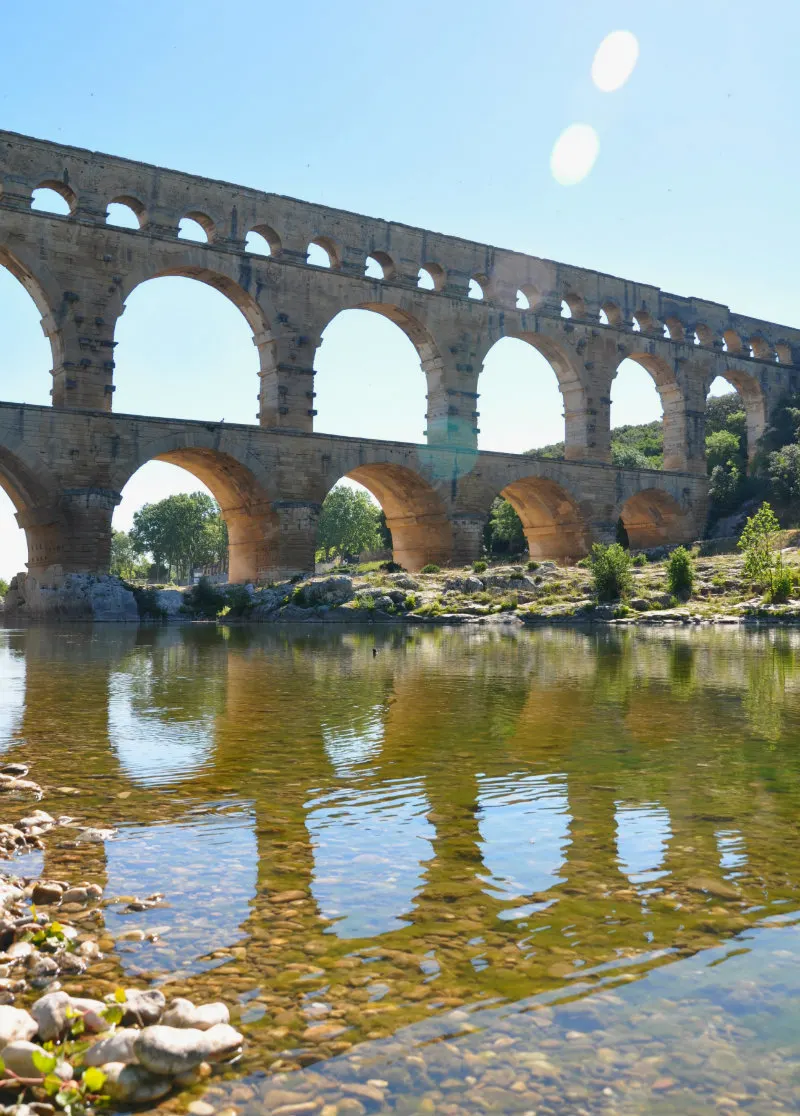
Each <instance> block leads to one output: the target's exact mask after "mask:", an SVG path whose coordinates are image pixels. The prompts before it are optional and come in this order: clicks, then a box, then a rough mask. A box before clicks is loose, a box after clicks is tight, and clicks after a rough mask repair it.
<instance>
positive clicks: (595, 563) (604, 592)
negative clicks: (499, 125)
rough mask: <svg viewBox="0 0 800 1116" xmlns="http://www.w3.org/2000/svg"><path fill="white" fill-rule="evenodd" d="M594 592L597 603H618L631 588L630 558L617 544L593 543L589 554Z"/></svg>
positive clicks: (627, 594) (628, 594)
mask: <svg viewBox="0 0 800 1116" xmlns="http://www.w3.org/2000/svg"><path fill="white" fill-rule="evenodd" d="M591 562H592V579H593V581H594V591H595V593H596V594H597V599H598V600H599V601H618V600H621V599H624V598H625V597H628V596H630V593H631V590H632V588H633V576H632V574H631V556H630V554H629V553H628V551H627V550H626V549H625V548H624V547H622V546H620V544H619V543H611V545H610V546H603V544H602V543H595V544H594V546H593V547H592V553H591Z"/></svg>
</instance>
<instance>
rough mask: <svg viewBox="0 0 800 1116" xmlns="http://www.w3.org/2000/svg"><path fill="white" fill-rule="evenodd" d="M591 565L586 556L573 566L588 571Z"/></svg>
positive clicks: (589, 559)
mask: <svg viewBox="0 0 800 1116" xmlns="http://www.w3.org/2000/svg"><path fill="white" fill-rule="evenodd" d="M591 564H592V560H591V558H590V557H589V556H588V555H587V556H586V558H581V559H580V560H579V561H577V562H576V563H575V565H576V566H578V567H579V568H580V569H582V570H588V569H589V568H590V567H591Z"/></svg>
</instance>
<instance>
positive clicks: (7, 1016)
mask: <svg viewBox="0 0 800 1116" xmlns="http://www.w3.org/2000/svg"><path fill="white" fill-rule="evenodd" d="M37 1029H38V1024H37V1022H36V1019H35V1018H33V1017H32V1016H31V1015H30V1014H29V1013H28V1012H27V1011H23V1010H22V1009H21V1008H15V1007H9V1006H7V1005H2V1006H0V1046H8V1044H9V1043H10V1042H16V1041H18V1040H22V1041H27V1040H28V1039H32V1038H33V1036H34V1035H35V1034H36V1031H37Z"/></svg>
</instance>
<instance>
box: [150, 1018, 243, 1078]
mask: <svg viewBox="0 0 800 1116" xmlns="http://www.w3.org/2000/svg"><path fill="white" fill-rule="evenodd" d="M243 1041H244V1040H243V1038H242V1036H241V1035H240V1034H239V1032H238V1031H235V1030H234V1029H233V1027H230V1026H228V1024H227V1023H218V1024H217V1025H216V1026H214V1027H211V1028H210V1029H209V1030H207V1031H200V1030H198V1029H197V1028H196V1027H166V1026H164V1025H163V1024H160V1025H157V1026H155V1027H145V1029H144V1030H143V1031H141V1033H140V1034H139V1037H138V1038H137V1040H136V1042H135V1044H134V1050H135V1053H136V1057H137V1058H138V1060H139V1062H140V1063H141V1064H142V1065H143V1066H144V1067H145V1068H146V1069H148V1070H150V1071H151V1072H152V1073H158V1074H165V1075H169V1076H175V1075H176V1074H180V1073H186V1072H187V1070H191V1069H192V1068H193V1067H194V1066H197V1065H199V1064H200V1062H216V1061H221V1060H224V1059H226V1058H229V1057H231V1056H232V1055H233V1054H235V1053H236V1052H237V1051H238V1049H239V1047H240V1046H241V1045H242V1042H243Z"/></svg>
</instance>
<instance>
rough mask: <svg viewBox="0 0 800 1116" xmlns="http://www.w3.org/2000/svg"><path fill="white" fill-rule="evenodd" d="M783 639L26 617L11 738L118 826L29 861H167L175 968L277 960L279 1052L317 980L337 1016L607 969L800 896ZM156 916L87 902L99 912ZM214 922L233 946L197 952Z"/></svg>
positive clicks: (244, 974) (119, 887) (131, 880)
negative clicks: (96, 841)
mask: <svg viewBox="0 0 800 1116" xmlns="http://www.w3.org/2000/svg"><path fill="white" fill-rule="evenodd" d="M376 639H377V640H379V641H380V643H379V644H378V646H379V651H380V653H379V654H378V656H377V657H376V658H375V659H373V658H372V655H371V648H372V645H373V642H375V640H376ZM454 639H457V640H458V647H459V651H460V653H455V651H454V649H453V646H452V641H453V640H454ZM792 640H793V637H792V636H789V635H786V636H780V637H777V638H773V637H765V638H764V640H762V643H763V647H764V653H763V654H761V655H758V656H756V655H753V656H742V655H740V654H737V653H736V646H737V644H736V637H731V636H729V635H727V634H726V635H725V636H721V635H719V634H718V633H709V635H708V636H707V637H702V636H701V637H698V635H697V633H694V634H693V637H692V640H691V642H690V641H688V640H686V639H683V638H682V637H681V636H680V635H679V634H678V635H676V636H675V638H673V639H663V638H661V639H647V638H643V637H639V636H636V637H631V636H630V635H627V634H619V635H614V634H610V635H602V636H600V635H586V634H580V633H558V634H555V635H554V634H552V633H537V634H536V635H535V636H530V635H525V636H524V637H522V638H517V637H514V636H504V635H498V634H495V633H490V632H487V633H485V634H481V635H479V636H477V637H476V638H474V639H470V640H469V641H465V640H464V638H463V635H459V636H457V637H453V636H450V635H449V634H447V633H445V632H442V631H436V632H433V633H420V632H416V631H415V632H413V633H407V632H401V631H392V632H386V633H378V634H373V633H372V632H370V633H369V634H368V635H366V634H365V635H360V634H358V633H352V632H351V633H347V634H342V633H327V632H326V633H315V632H308V631H303V633H302V634H298V635H297V636H296V638H294V637H291V636H289V635H288V634H287V633H286V632H282V631H278V632H275V631H272V630H269V631H267V630H261V631H257V632H255V633H253V632H251V631H250V630H247V629H242V628H233V629H230V630H229V631H225V630H217V629H214V628H205V627H204V628H154V629H142V630H136V629H125V628H105V629H104V628H100V629H87V628H83V629H70V628H65V629H57V630H55V631H53V630H52V629H51V630H49V631H44V630H42V629H31V630H29V631H26V632H14V633H10V634H9V636H8V645H9V648H10V650H11V652H12V653H13V654H15V655H18V656H23V655H24V660H25V689H24V706H23V707H22V708H21V709H19V710H17V711H14V710H10V711H9V716H10V717H11V719H12V720H13V719H14V718H16V721H15V723H16V724H17V726H18V727H17V728H16V729H15V730H14V737H15V741H12V744H11V747H10V748H8V749H7V751H6V756H7V757H8V758H12V757H13V758H17V757H19V756H23V755H24V757H25V759H26V761H27V762H29V763H31V764H32V767H33V771H34V772H35V774H36V776H37V777H39V778H40V779H41V780H42V781H43V782H44V783H46V784H56V783H57V782H58V783H67V784H72V785H75V786H76V787H78V788H79V789H80V790H81V791H82V797H81V798H76V799H70V800H69V801H68V803H66V802H65V804H64V806H63V810H65V811H68V812H70V813H80V816H81V817H83V818H86V819H88V820H90V821H92V822H93V823H94V822H95V821H102V822H110V823H113V824H118V825H120V826H121V827H122V832H121V837H120V839H119V840H118V841H115V842H112V843H110V844H109V845H108V846H107V847H106V848H105V849H104V848H103V847H102V846H99V847H98V846H91V847H90V848H89V849H88V850H87V851H83V850H76V849H59V848H58V847H55V846H54V845H53V843H52V842H51V847H50V849H49V851H48V855H47V862H46V869H45V870H46V873H47V874H50V875H53V876H56V877H62V878H71V879H76V878H84V877H86V878H91V879H93V880H97V882H101V883H103V885H104V886H107V887H108V888H109V891H110V893H111V894H114V893H119V892H121V891H124V892H128V893H129V892H131V891H133V890H136V891H138V893H140V894H142V893H145V892H147V891H153V890H155V889H156V886H153V884H154V882H155V881H157V886H158V887H159V889H160V890H164V891H166V892H167V893H168V899H170V900H172V901H173V902H174V903H175V905H176V912H175V916H174V917H177V918H178V919H179V920H180V919H183V920H185V921H186V922H187V923H189V926H188V927H187V926H183V927H174V928H173V930H174V936H175V939H174V940H175V942H177V945H176V946H175V948H176V951H177V956H176V957H175V958H172V959H169V958H167V963H168V967H176V968H177V969H178V970H179V973H181V974H182V975H178V976H176V977H175V978H174V980H173V981H172V982H171V983H173V984H175V986H176V987H177V986H179V987H181V988H184V989H186V990H187V991H188V992H189V993H190V994H194V995H196V996H198V997H201V996H203V995H208V994H213V989H212V990H211V991H210V992H209V985H210V984H213V983H214V982H215V981H219V980H223V982H224V986H225V987H226V988H228V989H230V988H234V989H236V990H238V991H241V992H249V991H250V990H252V989H255V988H261V989H262V991H263V989H264V988H268V989H269V992H268V993H267V1000H266V1001H264V1003H265V1006H267V1007H268V1008H269V1011H270V1013H272V1012H276V1013H281V1012H282V1013H283V1014H282V1015H281V1016H280V1018H281V1019H282V1022H279V1023H278V1024H277V1025H276V1026H275V1027H274V1028H273V1029H272V1031H270V1032H269V1034H267V1035H266V1039H265V1041H267V1042H268V1044H269V1045H270V1046H271V1047H273V1048H275V1049H277V1050H280V1049H282V1048H284V1047H285V1046H287V1045H292V1038H293V1037H294V1036H297V1035H299V1033H300V1032H301V1030H302V1028H303V1027H304V1026H305V1023H304V1017H303V1015H302V1014H301V1010H300V1009H301V1008H302V1007H303V1006H304V1005H305V1004H306V1003H307V1001H306V997H307V994H308V993H309V992H311V991H313V990H314V989H315V988H317V987H319V986H320V985H321V984H324V985H325V986H326V987H327V989H328V991H327V992H326V996H325V999H326V1002H327V1003H328V1004H329V1005H332V1006H333V1010H334V1012H338V1013H339V1014H340V1016H341V1018H343V1019H344V1020H345V1022H347V1023H350V1024H352V1025H353V1027H354V1028H356V1030H355V1031H354V1032H353V1033H356V1034H358V1035H359V1036H363V1035H365V1034H373V1033H386V1031H388V1030H394V1029H395V1028H396V1026H397V1025H398V1024H399V1023H402V1022H407V1021H411V1020H413V1019H415V1018H417V1017H419V1016H420V1015H424V1014H426V1013H427V1011H428V1010H429V1006H430V1005H431V1004H434V1003H444V1004H454V1003H456V1002H464V1001H470V1002H471V1001H474V1000H477V999H488V998H491V997H496V996H498V995H499V996H508V997H513V998H514V999H518V998H520V997H521V996H529V995H532V994H534V993H536V992H538V991H540V990H543V989H557V988H559V987H561V986H563V987H565V988H570V987H572V986H573V985H576V984H577V982H581V984H583V983H584V982H586V981H587V980H588V981H589V982H590V983H591V982H592V981H596V980H598V979H600V973H601V972H602V977H603V979H612V980H614V979H627V978H628V977H629V975H630V973H631V972H638V971H640V970H641V969H642V968H644V969H647V968H648V967H649V966H651V965H652V964H655V963H660V961H661V959H662V957H663V954H662V953H661V951H663V950H674V949H675V948H676V947H677V948H684V949H685V950H689V951H693V950H695V949H699V948H702V947H704V946H707V945H709V944H711V943H713V942H715V941H716V940H718V937H719V936H720V935H725V934H728V933H730V932H732V931H734V930H736V929H741V928H743V927H744V926H746V925H748V923H749V922H750V921H754V920H756V919H757V918H759V917H762V916H763V914H764V911H765V909H766V908H765V904H769V903H780V902H781V901H782V900H787V899H794V897H795V895H796V883H797V882H796V880H795V879H794V878H793V877H792V876H791V874H790V871H789V869H788V868H787V865H790V864H791V863H797V855H796V854H797V846H798V835H797V832H796V827H795V823H794V818H795V817H796V802H795V801H794V796H793V794H792V793H791V790H792V787H793V786H796V785H797V782H798V780H797V775H798V772H797V767H798V763H800V761H798V759H797V758H796V757H793V756H791V755H789V754H785V753H784V752H783V751H782V750H778V751H777V752H776V751H774V750H770V742H771V741H772V740H776V739H778V738H779V736H780V732H781V728H782V724H783V720H785V722H786V723H787V724H788V723H790V721H791V719H792V718H794V717H796V716H797V713H798V703H797V699H796V698H795V697H794V694H793V690H794V688H795V687H796V683H795V678H796V677H797V675H796V673H795V674H793V673H792V670H793V668H792V646H793V645H792ZM726 648H727V650H726ZM748 672H749V673H748ZM11 692H13V691H11ZM743 710H744V714H745V717H746V719H747V720H749V724H750V727H751V731H750V732H749V733H748V734H747V735H746V736H745V737H744V738H743V736H742V724H743V719H742V711H743ZM782 719H783V720H782ZM747 720H746V721H745V722H744V723H747ZM76 742H77V744H78V747H79V749H80V750H79V752H78V753H77V755H78V756H79V762H78V763H75V758H76ZM67 757H69V760H68V761H67ZM767 762H768V763H769V766H766V763H767ZM120 794H123V795H125V794H129V797H126V798H119V797H118V796H119V795H120ZM46 805H48V806H49V805H50V803H49V801H48V802H47V803H46ZM58 809H59V811H61V809H62V806H61V805H59V807H58ZM792 854H794V855H792ZM256 856H257V865H253V864H250V863H248V862H249V861H250V860H251V859H252V858H254V857H256ZM179 873H182V874H179ZM187 873H188V874H187ZM179 881H180V882H179ZM176 883H177V884H178V886H176ZM701 889H702V890H701ZM294 891H297V892H300V893H302V894H301V895H299V896H298V897H297V898H294V899H292V898H289V899H287V901H285V902H278V903H276V902H274V900H273V897H274V896H275V895H276V893H277V894H280V893H286V892H294ZM187 893H190V894H187ZM205 904H208V910H204V909H202V908H203V907H204V905H205ZM190 912H192V913H190ZM205 916H208V917H205ZM165 917H173V916H171V915H170V913H169V912H165V911H160V910H158V909H156V910H153V911H150V912H146V913H143V914H141V915H137V916H130V917H129V918H128V920H127V921H126V920H123V919H121V918H120V916H119V915H118V914H115V913H114V912H113V911H111V910H109V911H106V918H107V922H108V925H109V927H110V928H111V929H112V930H114V931H118V930H119V929H120V928H122V927H123V926H124V927H128V926H142V927H143V928H145V929H146V928H147V927H150V926H156V925H163V924H164V920H165ZM192 918H194V920H195V925H194V929H192V926H191V923H192ZM214 920H216V925H215V926H214V929H213V933H212V932H209V931H207V929H204V927H207V926H208V924H209V921H211V922H214ZM173 930H170V932H168V933H167V934H166V936H165V944H166V946H167V947H169V946H170V945H171V944H172V941H171V935H172V934H173ZM209 944H210V945H211V948H212V949H217V948H219V947H220V946H232V945H235V946H237V947H238V949H237V957H236V959H235V960H234V961H233V962H231V960H230V958H229V957H228V963H227V964H226V965H224V966H223V968H222V970H221V971H220V972H214V971H209V966H213V965H218V964H219V963H220V960H221V959H220V958H217V959H214V960H208V959H206V960H205V961H203V958H204V957H206V955H207V954H208V953H209V952H210V949H209ZM131 948H132V950H133V952H131V953H130V954H128V955H125V957H124V958H123V960H124V961H125V962H126V963H131V962H132V963H134V964H140V963H141V965H142V966H143V967H145V968H147V969H149V970H155V969H157V968H158V967H159V965H162V966H163V965H164V963H165V961H164V958H165V956H166V955H165V954H162V953H160V952H159V950H158V949H156V948H153V947H150V946H149V945H148V944H147V943H142V944H141V947H138V946H137V947H131ZM242 951H243V952H242ZM365 951H366V953H368V954H369V957H370V961H369V964H366V965H365V964H364V963H363V962H362V961H361V960H359V959H358V957H361V956H365V955H366V954H365ZM354 955H358V956H354ZM231 968H233V969H234V970H236V971H235V972H233V973H231ZM198 970H199V971H198ZM225 974H227V975H225ZM365 986H366V987H365ZM376 989H378V991H376ZM270 997H271V998H270ZM372 1000H374V1001H375V1002H371V1001H372ZM365 1003H366V1007H365ZM347 1037H348V1039H349V1038H351V1037H352V1035H351V1034H350V1033H348V1036H347Z"/></svg>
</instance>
